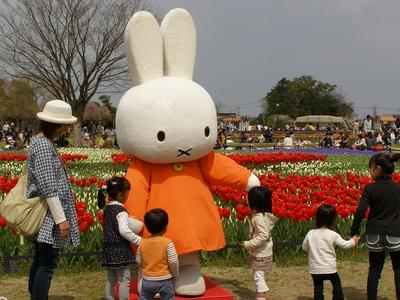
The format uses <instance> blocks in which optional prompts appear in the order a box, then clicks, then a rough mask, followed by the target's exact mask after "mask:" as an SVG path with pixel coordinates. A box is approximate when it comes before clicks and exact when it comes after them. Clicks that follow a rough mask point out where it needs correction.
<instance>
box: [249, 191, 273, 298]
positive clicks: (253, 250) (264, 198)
mask: <svg viewBox="0 0 400 300" xmlns="http://www.w3.org/2000/svg"><path fill="white" fill-rule="evenodd" d="M271 195H272V194H271V191H270V190H268V189H267V188H265V187H262V186H256V187H253V188H251V189H250V191H249V195H248V199H249V206H250V208H251V210H252V211H253V215H252V217H251V220H250V222H249V231H250V240H248V241H245V242H244V243H243V246H244V248H246V249H247V250H248V251H249V254H250V268H251V270H252V271H253V277H254V284H255V287H256V294H257V295H256V300H265V299H266V298H265V297H266V292H267V291H268V290H269V288H268V286H267V284H266V283H265V279H264V272H265V271H267V270H269V269H271V267H272V264H273V260H272V248H273V242H272V236H271V231H272V229H273V228H274V225H275V222H276V221H277V220H278V218H277V217H275V216H274V215H273V214H272V197H271Z"/></svg>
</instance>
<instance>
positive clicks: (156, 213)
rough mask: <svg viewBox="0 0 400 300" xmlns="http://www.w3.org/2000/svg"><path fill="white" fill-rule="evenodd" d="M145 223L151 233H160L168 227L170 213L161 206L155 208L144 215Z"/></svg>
mask: <svg viewBox="0 0 400 300" xmlns="http://www.w3.org/2000/svg"><path fill="white" fill-rule="evenodd" d="M144 224H145V225H146V228H147V230H148V231H149V232H150V233H151V234H159V233H161V232H163V231H164V229H165V228H167V225H168V214H167V212H166V211H165V210H163V209H161V208H153V209H151V210H149V211H148V212H147V213H146V214H145V215H144Z"/></svg>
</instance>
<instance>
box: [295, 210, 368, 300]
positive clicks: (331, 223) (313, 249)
mask: <svg viewBox="0 0 400 300" xmlns="http://www.w3.org/2000/svg"><path fill="white" fill-rule="evenodd" d="M336 215H337V214H336V209H335V208H334V207H333V206H331V205H329V204H324V205H321V206H320V207H318V209H317V213H316V229H312V230H310V231H309V232H308V233H307V235H306V237H305V239H304V241H303V245H302V248H303V250H304V251H306V252H308V271H309V273H310V274H311V277H312V279H313V283H314V299H317V300H318V299H324V280H329V281H330V282H331V284H332V288H333V291H332V293H333V299H335V300H336V299H344V295H343V291H342V285H341V282H340V277H339V274H338V273H337V270H336V253H335V247H336V246H339V247H340V248H343V249H349V248H352V247H354V246H355V244H356V243H357V242H358V241H359V239H360V237H359V236H354V237H353V238H352V239H350V240H348V241H345V240H343V239H342V237H341V236H340V235H339V234H338V233H336V232H335V231H333V230H332V229H333V228H334V227H335V223H336Z"/></svg>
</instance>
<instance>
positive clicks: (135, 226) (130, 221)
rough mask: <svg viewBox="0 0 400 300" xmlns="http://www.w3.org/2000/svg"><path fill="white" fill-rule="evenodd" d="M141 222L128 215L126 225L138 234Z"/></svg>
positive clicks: (141, 227) (141, 225)
mask: <svg viewBox="0 0 400 300" xmlns="http://www.w3.org/2000/svg"><path fill="white" fill-rule="evenodd" d="M143 225H144V224H143V222H141V221H139V220H136V219H135V218H132V217H129V218H128V226H129V229H130V230H132V231H133V233H135V234H139V232H141V231H142V229H143Z"/></svg>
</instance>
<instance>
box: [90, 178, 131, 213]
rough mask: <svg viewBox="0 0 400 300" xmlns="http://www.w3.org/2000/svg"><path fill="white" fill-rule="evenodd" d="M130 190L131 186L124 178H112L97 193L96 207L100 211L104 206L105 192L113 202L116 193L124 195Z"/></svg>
mask: <svg viewBox="0 0 400 300" xmlns="http://www.w3.org/2000/svg"><path fill="white" fill-rule="evenodd" d="M130 189H131V184H130V183H129V181H128V180H127V179H126V178H125V177H117V176H115V177H113V178H111V179H109V180H107V183H106V188H105V189H104V188H101V189H100V190H99V191H98V192H97V205H98V207H99V208H100V209H103V208H104V207H105V206H106V195H105V192H107V194H108V195H109V196H110V198H111V199H113V200H115V198H116V197H117V195H118V193H124V192H126V191H129V190H130Z"/></svg>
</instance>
